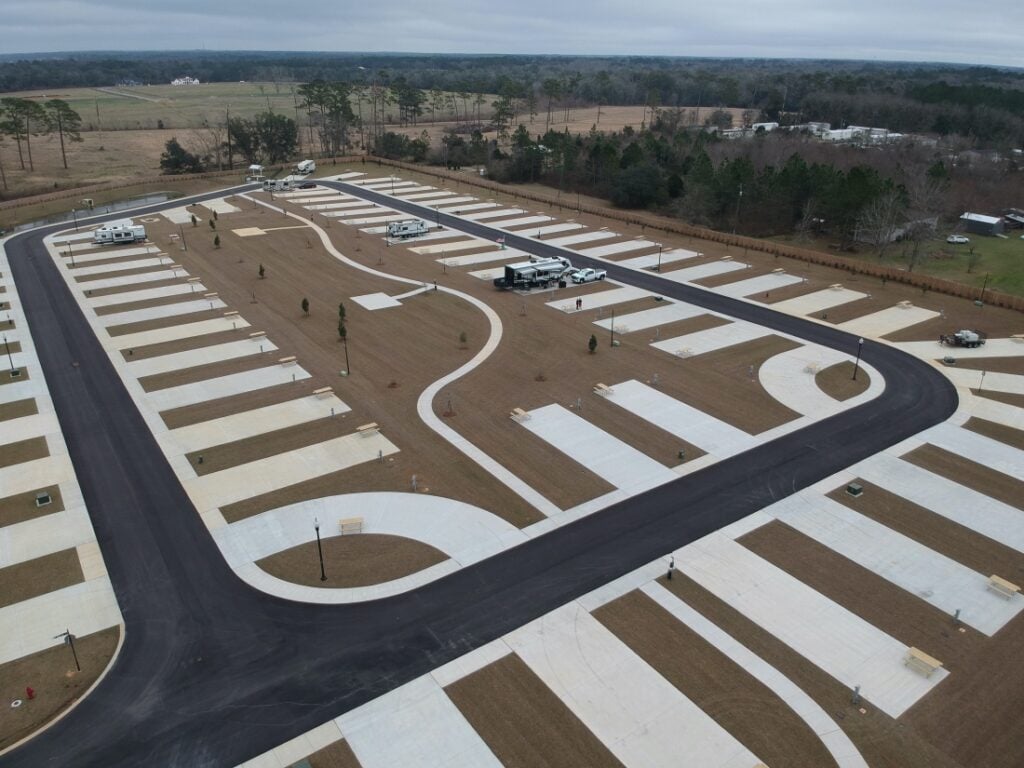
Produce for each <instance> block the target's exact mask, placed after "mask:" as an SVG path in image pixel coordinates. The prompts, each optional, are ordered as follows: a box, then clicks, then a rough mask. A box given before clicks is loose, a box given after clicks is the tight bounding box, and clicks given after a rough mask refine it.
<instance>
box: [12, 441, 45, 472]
mask: <svg viewBox="0 0 1024 768" xmlns="http://www.w3.org/2000/svg"><path fill="white" fill-rule="evenodd" d="M49 455H50V449H49V448H48V447H47V445H46V438H45V437H30V438H29V439H28V440H19V441H18V442H16V443H7V444H6V445H0V467H11V466H14V465H15V464H22V463H24V462H26V461H34V460H36V459H44V458H46V457H47V456H49Z"/></svg>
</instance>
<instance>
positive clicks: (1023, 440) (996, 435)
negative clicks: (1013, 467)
mask: <svg viewBox="0 0 1024 768" xmlns="http://www.w3.org/2000/svg"><path fill="white" fill-rule="evenodd" d="M964 428H965V429H969V430H971V431H972V432H977V433H978V434H979V435H985V437H991V438H992V439H993V440H998V441H999V442H1001V443H1006V444H1007V445H1012V446H1013V447H1014V448H1019V449H1020V450H1022V451H1024V430H1020V429H1014V428H1013V427H1009V426H1007V425H1006V424H998V423H996V422H994V421H988V420H987V419H979V418H975V417H973V416H972V417H971V418H969V419H968V420H967V422H966V423H965V424H964Z"/></svg>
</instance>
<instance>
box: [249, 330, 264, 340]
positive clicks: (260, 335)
mask: <svg viewBox="0 0 1024 768" xmlns="http://www.w3.org/2000/svg"><path fill="white" fill-rule="evenodd" d="M249 338H250V339H252V340H253V341H263V339H265V338H267V332H266V331H253V332H252V333H250V334H249Z"/></svg>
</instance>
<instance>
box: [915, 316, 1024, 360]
mask: <svg viewBox="0 0 1024 768" xmlns="http://www.w3.org/2000/svg"><path fill="white" fill-rule="evenodd" d="M1022 326H1024V323H1022ZM895 344H896V346H897V347H899V348H900V349H902V350H903V351H904V352H909V353H910V354H912V355H914V357H920V358H921V359H922V360H941V359H942V358H943V357H945V356H946V355H952V356H953V357H956V358H959V359H961V360H970V359H971V358H989V357H1024V341H1020V340H1018V339H988V340H986V342H985V346H983V347H975V348H973V349H968V348H967V347H947V346H943V345H942V344H940V343H939V342H938V339H936V340H935V341H897V342H895Z"/></svg>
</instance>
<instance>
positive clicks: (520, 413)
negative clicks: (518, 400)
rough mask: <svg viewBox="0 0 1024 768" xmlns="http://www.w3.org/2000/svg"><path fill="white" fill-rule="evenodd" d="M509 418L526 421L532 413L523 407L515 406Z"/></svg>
mask: <svg viewBox="0 0 1024 768" xmlns="http://www.w3.org/2000/svg"><path fill="white" fill-rule="evenodd" d="M509 418H510V419H513V420H515V421H526V420H527V419H529V418H530V414H528V413H527V412H526V411H524V410H523V409H522V408H513V409H512V413H510V414H509Z"/></svg>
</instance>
